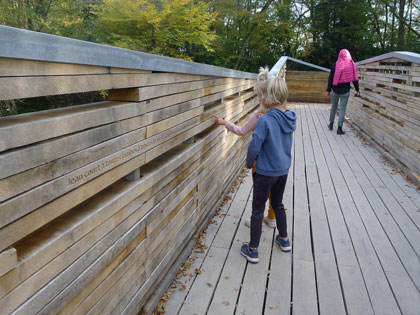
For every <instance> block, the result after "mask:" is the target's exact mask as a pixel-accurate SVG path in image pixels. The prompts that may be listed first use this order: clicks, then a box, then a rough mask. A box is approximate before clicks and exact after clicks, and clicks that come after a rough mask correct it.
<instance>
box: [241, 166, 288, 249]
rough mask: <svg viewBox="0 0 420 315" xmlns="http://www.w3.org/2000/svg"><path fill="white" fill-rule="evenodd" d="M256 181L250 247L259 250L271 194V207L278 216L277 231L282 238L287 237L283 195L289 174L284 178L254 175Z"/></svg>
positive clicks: (283, 176)
mask: <svg viewBox="0 0 420 315" xmlns="http://www.w3.org/2000/svg"><path fill="white" fill-rule="evenodd" d="M252 176H253V179H254V193H253V200H252V215H251V241H250V242H249V246H250V247H252V248H258V245H259V244H260V238H261V230H262V221H263V217H264V209H265V204H266V202H267V199H268V195H269V194H270V192H271V205H272V206H273V209H274V213H275V214H276V223H277V229H278V230H279V234H280V237H287V222H286V212H285V210H284V205H283V193H284V188H285V187H286V181H287V174H286V175H282V176H264V175H261V174H258V173H253V174H252Z"/></svg>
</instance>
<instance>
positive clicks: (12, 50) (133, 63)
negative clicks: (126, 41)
mask: <svg viewBox="0 0 420 315" xmlns="http://www.w3.org/2000/svg"><path fill="white" fill-rule="evenodd" d="M0 57H5V58H18V59H29V60H39V61H50V62H61V63H73V64H82V65H93V66H105V67H117V68H128V69H141V70H150V71H162V72H174V73H187V74H198V75H208V76H218V77H230V78H244V79H256V78H257V74H255V73H250V72H243V71H238V70H232V69H226V68H222V67H217V66H211V65H206V64H201V63H197V62H190V61H186V60H181V59H175V58H170V57H164V56H158V55H152V54H148V53H143V52H138V51H133V50H128V49H122V48H117V47H111V46H107V45H102V44H97V43H91V42H87V41H81V40H76V39H72V38H65V37H61V36H56V35H51V34H44V33H39V32H33V31H28V30H24V29H19V28H14V27H8V26H2V25H0Z"/></svg>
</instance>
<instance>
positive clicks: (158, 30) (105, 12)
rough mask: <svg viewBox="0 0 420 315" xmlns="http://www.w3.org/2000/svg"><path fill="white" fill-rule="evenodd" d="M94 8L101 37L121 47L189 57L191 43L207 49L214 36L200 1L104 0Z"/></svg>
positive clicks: (205, 6)
mask: <svg viewBox="0 0 420 315" xmlns="http://www.w3.org/2000/svg"><path fill="white" fill-rule="evenodd" d="M95 8H96V10H97V13H96V14H97V16H98V24H99V25H100V32H101V33H102V34H104V36H105V39H104V40H105V41H106V42H108V43H110V44H113V45H116V46H119V47H122V48H128V49H133V50H139V51H145V52H150V53H154V54H160V55H165V56H171V57H177V58H183V59H188V60H191V59H192V58H191V57H190V55H189V54H190V52H191V51H192V50H194V48H193V47H194V46H201V47H204V48H205V49H207V50H211V49H212V46H211V45H212V42H213V41H214V40H215V39H216V35H215V33H214V31H212V30H211V29H210V27H211V24H212V23H213V21H214V20H215V15H214V14H212V13H211V12H210V11H209V7H208V5H207V4H206V3H204V2H202V1H193V0H162V1H147V0H104V1H103V3H101V4H98V5H97V6H95Z"/></svg>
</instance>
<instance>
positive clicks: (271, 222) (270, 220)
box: [213, 68, 276, 228]
mask: <svg viewBox="0 0 420 315" xmlns="http://www.w3.org/2000/svg"><path fill="white" fill-rule="evenodd" d="M267 77H268V69H264V68H261V69H260V74H259V75H258V80H261V78H267ZM256 91H257V93H258V92H259V91H258V86H257V88H256ZM266 112H267V109H266V108H265V107H264V106H260V107H259V109H257V110H256V111H254V112H253V113H252V114H251V117H249V119H248V120H247V121H246V122H245V123H244V124H243V125H242V126H238V125H235V124H234V123H232V122H230V121H227V120H225V119H223V118H220V117H217V116H213V118H214V123H215V124H216V125H224V126H225V128H226V129H227V130H229V131H231V132H233V133H234V134H235V135H238V136H241V137H245V136H246V135H248V134H249V133H250V132H252V131H254V130H255V128H256V127H257V122H258V118H260V117H261V116H262V115H264V114H265V113H266ZM252 172H255V164H254V166H253V168H252ZM270 200H271V199H270ZM264 222H265V223H267V225H268V226H269V227H272V228H275V227H276V215H275V214H274V210H273V207H272V206H271V202H270V207H269V209H268V216H266V217H264ZM245 225H246V226H248V227H249V226H250V220H249V219H247V220H245Z"/></svg>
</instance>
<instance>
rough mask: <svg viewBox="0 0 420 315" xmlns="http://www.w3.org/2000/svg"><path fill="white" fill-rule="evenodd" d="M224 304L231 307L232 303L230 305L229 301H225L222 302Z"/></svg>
mask: <svg viewBox="0 0 420 315" xmlns="http://www.w3.org/2000/svg"><path fill="white" fill-rule="evenodd" d="M222 304H223V305H224V306H228V305H230V303H229V302H228V301H223V302H222Z"/></svg>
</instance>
